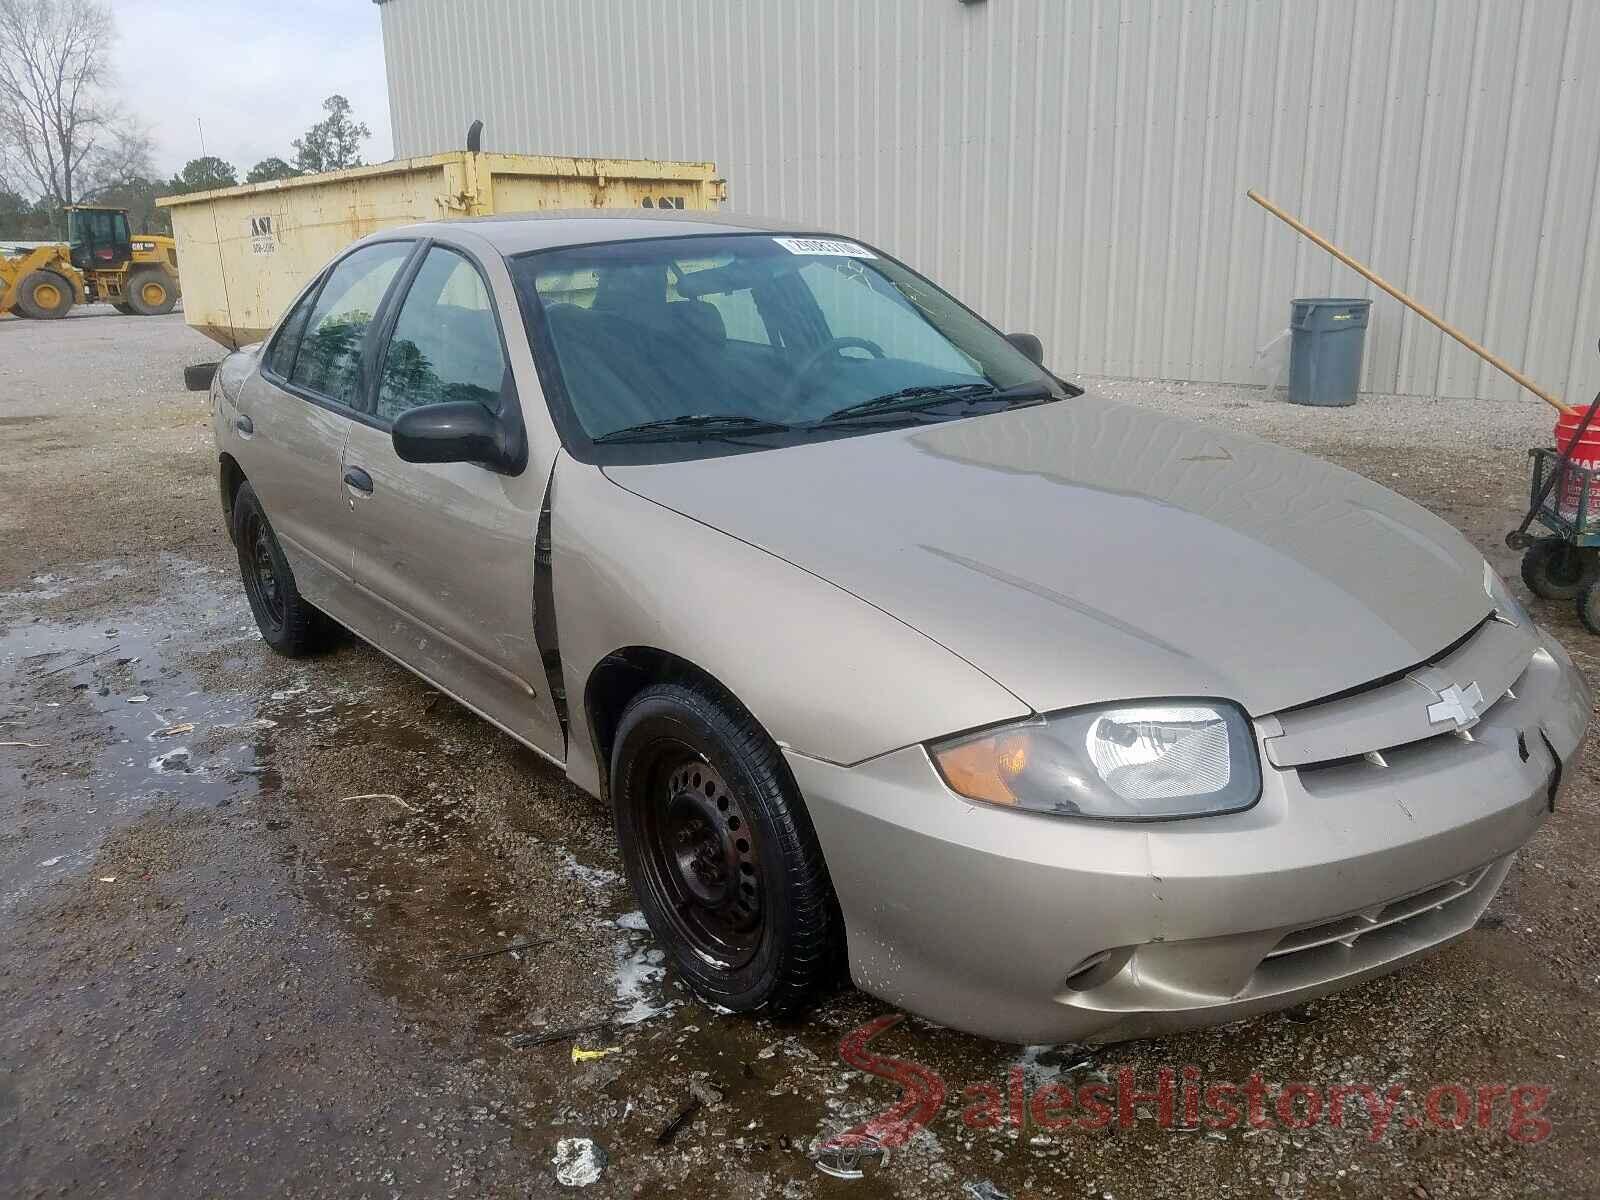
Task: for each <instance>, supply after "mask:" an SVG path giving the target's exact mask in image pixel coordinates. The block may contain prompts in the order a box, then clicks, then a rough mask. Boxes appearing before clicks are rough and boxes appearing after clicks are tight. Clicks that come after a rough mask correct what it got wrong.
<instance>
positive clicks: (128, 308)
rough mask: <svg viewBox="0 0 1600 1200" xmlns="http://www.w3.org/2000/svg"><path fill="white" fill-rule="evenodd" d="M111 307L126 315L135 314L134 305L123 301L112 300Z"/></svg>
mask: <svg viewBox="0 0 1600 1200" xmlns="http://www.w3.org/2000/svg"><path fill="white" fill-rule="evenodd" d="M111 307H112V308H114V309H116V310H117V311H118V312H119V313H121V314H122V315H123V316H125V317H131V316H134V315H135V313H134V311H133V305H131V304H122V303H119V302H117V301H115V300H113V301H112V302H111Z"/></svg>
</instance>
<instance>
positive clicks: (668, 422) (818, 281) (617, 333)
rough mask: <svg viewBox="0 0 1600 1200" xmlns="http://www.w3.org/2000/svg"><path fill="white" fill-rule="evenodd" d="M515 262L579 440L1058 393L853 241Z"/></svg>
mask: <svg viewBox="0 0 1600 1200" xmlns="http://www.w3.org/2000/svg"><path fill="white" fill-rule="evenodd" d="M513 271H514V273H515V274H516V277H517V279H518V284H519V287H520V289H521V290H522V293H523V296H524V303H525V306H526V307H527V309H528V310H529V312H528V315H529V317H530V327H531V331H532V332H533V333H534V335H535V338H536V340H537V339H539V338H540V337H543V338H546V339H547V341H548V348H549V354H548V356H547V357H548V358H549V359H552V360H553V362H550V363H547V369H549V368H550V367H553V368H554V373H555V374H556V375H557V376H558V382H559V387H556V388H554V389H548V390H550V391H551V392H552V393H553V397H554V401H555V403H556V404H558V405H564V406H565V411H564V413H558V414H557V418H558V420H557V423H558V425H561V426H562V434H563V437H564V438H567V439H568V440H569V441H572V440H577V441H579V442H580V445H581V444H582V443H588V444H589V445H588V446H584V447H583V448H584V449H588V448H589V447H592V446H610V445H617V444H624V443H625V444H629V445H639V444H644V443H650V442H654V443H658V444H664V443H673V444H675V445H678V446H680V447H681V446H683V445H686V444H690V443H698V444H699V445H701V446H702V447H705V449H704V452H705V453H721V452H727V451H728V448H729V447H730V446H733V448H736V449H762V448H765V447H767V446H770V445H776V444H787V443H789V442H792V441H795V440H813V439H817V438H822V437H843V436H850V435H852V434H857V433H866V432H871V431H873V430H876V429H882V428H884V427H885V426H886V425H890V424H896V423H901V424H903V423H907V422H926V421H933V420H950V419H954V418H956V417H961V416H968V415H974V414H976V413H978V412H983V411H994V409H995V408H996V406H1000V405H1006V404H1010V403H1019V402H1028V403H1038V402H1041V401H1043V400H1047V399H1059V398H1061V397H1062V396H1065V395H1068V394H1071V393H1072V390H1073V389H1071V388H1069V387H1067V386H1066V385H1063V384H1061V383H1059V382H1058V381H1056V380H1055V379H1054V378H1053V377H1052V376H1050V375H1049V374H1048V373H1046V372H1045V371H1043V370H1042V369H1040V368H1039V367H1038V366H1036V365H1035V364H1034V363H1033V362H1031V361H1030V360H1029V359H1028V358H1027V357H1026V356H1025V355H1024V354H1022V352H1021V351H1019V350H1018V349H1017V348H1016V347H1015V346H1013V345H1012V344H1011V343H1010V342H1009V341H1007V340H1006V338H1005V337H1003V336H1002V335H1001V334H999V333H997V332H996V331H995V330H994V329H993V328H991V327H990V326H988V325H986V324H985V323H984V322H983V321H981V320H980V319H979V318H977V317H976V316H974V315H973V314H972V313H970V312H968V311H967V310H966V309H965V308H963V307H962V306H961V305H960V304H959V303H957V302H956V301H955V300H954V299H952V298H951V297H950V296H949V295H947V294H946V293H944V292H942V291H940V290H939V289H938V288H937V287H935V286H934V285H933V284H931V283H929V282H928V281H927V280H926V279H923V278H922V277H921V276H919V275H917V274H916V273H915V272H913V271H911V270H910V269H909V268H907V267H905V266H902V265H901V264H899V263H897V262H895V261H893V260H892V259H888V258H884V257H882V256H881V255H878V254H875V253H873V252H872V251H870V250H867V249H866V248H864V247H861V246H858V245H856V244H854V243H849V242H839V241H837V240H833V239H820V238H796V237H784V236H774V235H768V234H738V235H732V236H715V237H693V236H691V237H683V238H662V239H652V240H642V241H624V242H613V243H607V244H601V245H595V246H580V247H572V248H562V249H556V250H544V251H537V252H534V253H532V254H526V255H522V256H519V257H518V258H516V259H515V260H513ZM563 415H565V416H566V417H567V418H569V419H568V420H567V421H565V422H563V420H562V417H563ZM697 431H698V432H697ZM712 443H717V445H716V446H712ZM676 456H677V457H683V456H685V454H684V452H682V451H679V452H677V453H676Z"/></svg>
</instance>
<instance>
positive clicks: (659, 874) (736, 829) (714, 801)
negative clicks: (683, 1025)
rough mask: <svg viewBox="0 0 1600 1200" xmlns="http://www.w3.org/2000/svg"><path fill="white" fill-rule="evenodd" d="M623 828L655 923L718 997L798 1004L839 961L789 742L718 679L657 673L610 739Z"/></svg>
mask: <svg viewBox="0 0 1600 1200" xmlns="http://www.w3.org/2000/svg"><path fill="white" fill-rule="evenodd" d="M611 761H612V766H611V798H612V803H613V806H614V809H615V814H616V823H617V841H618V845H619V847H620V849H621V851H622V858H623V862H624V864H625V865H626V867H627V871H628V878H629V880H630V881H631V882H632V884H633V890H634V894H635V895H636V896H637V897H638V900H639V904H640V907H641V908H642V909H643V910H644V915H645V919H646V920H647V921H648V922H649V924H650V929H651V932H653V933H654V934H655V936H656V938H657V939H658V940H659V941H660V942H661V943H662V944H663V946H664V947H665V948H666V950H667V952H668V953H669V954H670V955H671V957H672V960H673V963H674V965H675V966H676V967H677V969H678V972H679V974H680V975H682V977H683V978H684V980H685V981H686V982H687V983H688V984H689V986H690V987H691V988H692V989H693V990H694V992H695V993H696V994H697V995H698V996H699V997H700V998H701V999H702V1000H704V1001H706V1002H707V1003H709V1004H714V1005H719V1006H721V1007H723V1008H727V1009H732V1010H734V1011H735V1012H754V1011H758V1010H760V1011H765V1012H768V1013H773V1014H779V1015H781V1014H784V1013H791V1012H794V1011H796V1010H798V1009H800V1008H803V1007H804V1006H805V1005H806V1004H807V1003H808V1002H809V1001H811V1000H812V999H814V998H815V997H816V996H817V995H818V994H819V993H820V992H822V991H823V989H824V988H826V987H827V986H828V985H829V984H830V983H832V982H833V980H834V979H835V978H836V977H837V975H838V969H839V961H840V952H841V950H842V948H843V937H844V928H843V920H842V919H841V917H840V914H839V906H838V901H837V900H836V899H835V898H834V894H833V885H832V883H831V882H830V881H829V878H828V869H827V865H826V864H825V863H824V861H823V858H822V849H821V847H820V846H819V845H818V843H817V835H816V831H815V830H814V829H813V828H812V825H811V818H810V816H809V815H808V814H807V812H806V810H805V805H804V804H803V803H802V801H801V799H800V796H799V793H798V791H797V789H796V788H795V785H794V781H793V779H792V778H791V777H790V775H789V771H788V768H787V766H786V765H785V764H784V761H783V756H782V755H781V754H780V753H779V751H778V748H777V746H775V745H774V744H773V742H772V739H771V738H769V737H768V736H767V734H766V732H765V731H764V730H763V729H762V728H761V726H760V725H758V724H757V723H756V721H755V719H754V718H753V717H751V716H750V715H749V714H748V713H745V712H743V711H742V710H741V709H739V708H738V706H737V705H736V704H734V703H733V702H732V701H731V700H730V699H728V698H726V697H723V696H719V695H717V694H715V693H714V692H713V691H712V689H710V688H708V687H700V686H696V685H690V684H678V683H670V684H658V685H656V686H653V687H650V688H647V689H645V690H644V691H643V692H641V693H640V694H639V695H638V696H637V697H635V698H634V699H633V701H632V702H631V703H630V704H629V705H628V707H627V709H626V710H625V711H624V712H623V715H622V721H621V723H620V725H619V727H618V729H617V738H616V748H615V750H614V751H613V753H612V760H611Z"/></svg>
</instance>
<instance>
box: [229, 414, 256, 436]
mask: <svg viewBox="0 0 1600 1200" xmlns="http://www.w3.org/2000/svg"><path fill="white" fill-rule="evenodd" d="M233 427H234V428H235V429H237V430H238V431H239V432H240V433H242V434H244V436H245V437H249V436H250V435H251V434H252V433H254V432H255V431H256V423H255V422H254V421H252V420H251V419H250V418H249V417H246V416H239V417H235V418H234V422H233Z"/></svg>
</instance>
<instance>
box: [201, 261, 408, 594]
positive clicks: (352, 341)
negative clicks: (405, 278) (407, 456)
mask: <svg viewBox="0 0 1600 1200" xmlns="http://www.w3.org/2000/svg"><path fill="white" fill-rule="evenodd" d="M415 248H416V242H415V241H401V242H379V243H374V244H371V245H367V246H363V247H362V248H360V249H358V250H355V251H353V252H351V253H350V254H348V255H346V256H345V257H344V258H343V259H341V260H339V261H338V262H337V263H335V264H334V265H333V266H332V267H331V268H329V270H328V271H326V272H324V274H323V277H322V280H321V281H320V282H319V283H318V284H317V285H316V286H313V287H312V288H310V289H309V290H308V291H307V292H306V293H305V294H304V295H303V296H302V297H301V298H300V300H299V301H298V302H297V304H296V305H295V307H294V308H293V309H292V310H291V311H290V314H289V316H288V317H286V318H285V319H284V321H283V322H282V324H281V325H280V327H279V329H278V332H277V334H276V335H275V336H274V337H273V340H272V342H271V344H270V345H269V346H268V347H267V348H266V350H265V351H264V352H263V355H262V362H261V369H260V370H259V371H258V372H256V373H255V375H253V376H252V377H251V379H250V380H249V381H248V382H247V383H246V384H245V386H244V387H243V388H242V389H241V390H240V394H239V397H238V400H237V401H236V408H237V412H236V413H235V414H234V416H233V432H234V438H233V440H232V443H231V445H232V449H233V452H234V455H235V457H236V458H238V460H239V465H240V466H241V467H242V468H243V470H244V473H245V477H246V478H247V479H249V480H250V483H251V485H252V486H253V487H254V488H255V490H256V494H257V495H258V496H260V497H261V503H262V506H263V507H264V508H265V509H266V512H267V519H268V520H269V521H271V522H272V528H273V530H274V531H275V532H276V533H277V535H278V542H279V544H280V545H282V547H283V551H284V554H285V555H286V556H287V557H288V559H289V566H290V569H292V570H293V571H294V575H295V581H296V583H297V584H298V586H299V588H300V591H301V593H302V594H303V595H305V597H306V598H307V599H308V600H310V601H311V602H312V603H313V604H315V605H316V606H317V607H319V608H322V609H325V610H327V611H328V612H329V613H331V614H332V615H333V616H335V617H338V618H340V619H341V620H345V619H347V618H348V617H349V616H350V615H351V612H350V608H351V605H350V582H349V581H350V569H351V561H350V560H351V557H352V554H353V536H354V534H353V524H354V514H353V513H352V511H351V505H350V502H349V501H348V500H347V499H346V497H345V494H344V487H343V484H342V483H341V480H340V475H341V464H342V462H343V456H344V446H345V441H346V439H347V438H348V437H349V435H350V429H351V427H352V426H353V425H354V424H356V422H357V421H358V420H360V419H362V414H361V413H360V412H359V404H358V399H359V397H360V396H361V395H362V391H363V374H362V372H363V351H364V349H365V348H366V345H367V335H368V332H369V330H370V328H371V326H372V323H373V319H374V316H375V315H376V314H377V313H378V312H380V311H381V309H382V305H383V301H384V297H385V296H386V295H387V294H388V291H389V289H390V288H391V287H392V286H393V284H394V281H395V280H396V278H397V277H398V276H399V275H400V271H401V268H402V267H403V266H404V265H405V262H406V259H407V258H408V257H409V256H410V254H411V253H412V251H413V250H414V249H415Z"/></svg>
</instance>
